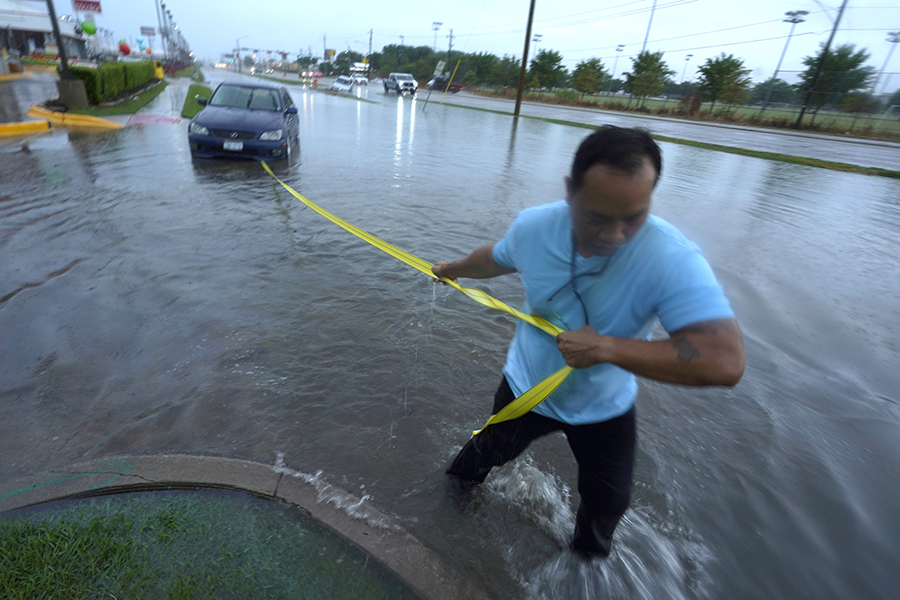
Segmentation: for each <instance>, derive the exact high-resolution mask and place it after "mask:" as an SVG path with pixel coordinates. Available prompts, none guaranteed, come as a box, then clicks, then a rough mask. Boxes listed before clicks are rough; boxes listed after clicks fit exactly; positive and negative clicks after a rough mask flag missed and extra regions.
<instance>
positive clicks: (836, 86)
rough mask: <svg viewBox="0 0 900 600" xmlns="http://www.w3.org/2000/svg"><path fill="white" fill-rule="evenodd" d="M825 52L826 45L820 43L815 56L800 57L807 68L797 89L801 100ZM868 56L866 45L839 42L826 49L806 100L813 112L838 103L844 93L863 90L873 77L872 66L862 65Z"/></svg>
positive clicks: (809, 86) (873, 70)
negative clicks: (857, 48)
mask: <svg viewBox="0 0 900 600" xmlns="http://www.w3.org/2000/svg"><path fill="white" fill-rule="evenodd" d="M824 51H825V45H824V44H822V45H821V48H820V49H819V51H818V52H817V53H816V54H815V55H814V56H807V57H805V58H804V59H803V64H804V65H806V70H805V71H804V72H803V73H801V74H800V83H799V84H798V85H797V92H798V94H799V95H800V96H801V97H802V98H804V99H805V98H806V97H807V96H808V95H809V90H810V88H811V87H812V81H813V78H814V77H815V74H816V70H817V69H818V66H819V60H820V59H821V58H822V53H823V52H824ZM869 56H870V55H869V53H868V52H867V51H866V49H865V48H860V49H859V50H856V45H855V44H842V45H840V46H838V47H837V48H833V49H831V50H829V51H828V54H826V55H825V62H824V63H823V65H822V71H821V73H819V78H818V80H817V81H816V87H815V89H814V90H813V93H812V97H811V98H810V100H809V106H810V107H812V108H813V114H816V113H818V112H819V109H821V108H822V107H823V106H838V105H839V104H840V101H841V97H842V96H843V95H844V94H848V93H850V92H857V91H863V90H865V89H866V88H867V87H869V85H870V83H871V80H872V77H874V76H875V67H870V66H864V63H865V62H866V61H867V60H869Z"/></svg>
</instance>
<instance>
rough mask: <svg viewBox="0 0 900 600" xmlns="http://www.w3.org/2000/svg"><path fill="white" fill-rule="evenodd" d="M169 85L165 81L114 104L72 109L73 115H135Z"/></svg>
mask: <svg viewBox="0 0 900 600" xmlns="http://www.w3.org/2000/svg"><path fill="white" fill-rule="evenodd" d="M167 85H169V84H168V83H167V82H165V81H160V82H159V83H157V84H155V85H153V87H149V88H147V89H145V90H143V91H141V92H138V93H137V94H135V95H133V96H129V97H128V98H127V99H125V100H123V101H121V102H119V103H117V104H115V105H113V106H92V107H89V108H79V109H76V110H73V111H71V112H72V114H73V115H89V116H92V117H109V116H112V115H133V114H134V113H136V112H137V111H139V110H140V109H142V108H144V107H145V106H147V105H148V104H149V103H150V101H151V100H153V99H154V98H156V97H157V96H159V95H160V94H161V93H162V91H163V90H164V89H166V86H167Z"/></svg>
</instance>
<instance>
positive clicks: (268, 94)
mask: <svg viewBox="0 0 900 600" xmlns="http://www.w3.org/2000/svg"><path fill="white" fill-rule="evenodd" d="M209 105H210V106H230V107H231V108H253V109H260V110H280V109H281V103H280V102H279V101H278V93H277V92H276V91H275V90H270V89H265V88H253V87H244V86H240V85H222V86H219V89H217V90H216V93H215V94H213V96H212V98H210V99H209Z"/></svg>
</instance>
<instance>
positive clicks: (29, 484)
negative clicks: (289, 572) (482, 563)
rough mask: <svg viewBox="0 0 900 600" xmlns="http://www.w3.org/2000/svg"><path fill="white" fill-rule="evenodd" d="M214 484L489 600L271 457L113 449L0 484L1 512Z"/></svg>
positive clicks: (398, 566) (428, 583) (442, 589)
mask: <svg viewBox="0 0 900 600" xmlns="http://www.w3.org/2000/svg"><path fill="white" fill-rule="evenodd" d="M171 488H218V489H228V490H237V491H244V492H249V493H252V494H255V495H258V496H262V497H265V498H271V499H279V500H283V501H285V502H289V503H291V504H293V505H295V506H297V507H299V508H300V509H301V510H303V511H304V512H305V513H306V514H308V515H309V516H310V517H312V518H314V519H316V520H317V521H318V522H319V523H321V524H323V525H324V526H326V527H327V528H329V529H330V530H332V531H334V532H335V533H337V534H338V535H340V536H341V537H342V538H344V539H345V540H346V541H348V542H349V543H351V544H353V545H355V546H357V547H358V548H360V549H362V550H363V551H364V552H366V553H368V554H369V555H371V556H372V557H374V558H375V559H377V560H378V561H379V562H381V563H382V564H383V565H384V566H385V567H387V568H388V569H390V570H391V571H393V572H394V573H395V574H396V575H397V577H399V578H400V579H401V580H402V581H403V582H405V583H406V584H407V585H408V586H409V587H410V588H411V589H412V590H413V591H415V592H416V593H417V594H418V595H419V596H421V597H422V598H424V599H426V600H487V598H488V597H487V595H485V594H484V593H483V592H481V591H480V590H478V589H476V588H475V587H474V586H473V585H472V584H471V583H470V582H468V581H467V580H465V579H464V578H463V577H461V576H460V575H459V574H458V573H457V572H456V571H454V570H453V569H451V568H450V567H448V566H447V565H445V564H444V562H443V561H442V560H441V559H440V558H439V557H438V556H437V555H436V554H435V553H434V552H432V551H431V550H429V549H428V548H426V547H425V546H424V545H422V543H421V542H419V541H418V540H417V539H416V538H414V537H413V536H412V535H410V534H409V533H408V532H407V531H406V530H405V529H403V528H402V527H401V526H400V525H398V524H397V523H395V522H394V521H393V519H391V518H390V517H389V516H388V515H386V514H383V513H381V512H380V511H378V510H376V509H375V508H373V507H372V506H370V505H369V504H368V503H367V502H366V499H365V498H359V497H357V496H354V495H352V494H350V493H348V492H346V491H344V490H341V489H339V488H336V487H335V486H332V485H331V484H329V483H327V482H325V481H324V480H322V478H321V477H320V476H318V475H309V474H306V473H302V472H300V471H295V470H293V469H290V468H288V467H286V466H285V465H284V461H283V458H282V457H281V456H280V455H279V457H278V459H277V460H276V461H275V463H274V464H271V465H269V464H264V463H257V462H252V461H247V460H239V459H232V458H222V457H216V456H194V455H184V454H162V455H117V456H111V457H109V458H104V459H99V460H93V461H88V462H86V463H81V464H76V465H72V466H71V467H69V468H67V469H64V470H56V471H52V472H50V473H46V474H43V475H37V476H34V477H31V478H28V479H25V480H19V481H4V482H2V483H0V512H6V511H10V510H15V509H19V508H25V507H28V506H34V505H39V504H44V503H48V502H52V501H55V500H63V499H73V498H80V497H88V496H95V495H106V494H115V493H120V492H131V491H140V490H160V489H171Z"/></svg>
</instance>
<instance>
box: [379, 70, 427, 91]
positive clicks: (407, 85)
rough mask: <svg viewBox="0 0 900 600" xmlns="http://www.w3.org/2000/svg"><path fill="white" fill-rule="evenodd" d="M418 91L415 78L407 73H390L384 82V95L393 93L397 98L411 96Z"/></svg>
mask: <svg viewBox="0 0 900 600" xmlns="http://www.w3.org/2000/svg"><path fill="white" fill-rule="evenodd" d="M418 89H419V84H418V83H417V82H416V78H415V77H413V76H412V75H410V74H409V73H391V74H390V75H388V78H387V79H385V80H384V93H385V94H388V93H390V92H392V91H393V92H395V93H396V94H397V95H398V96H399V95H401V94H413V95H415V93H416V90H418Z"/></svg>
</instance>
